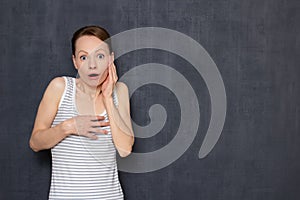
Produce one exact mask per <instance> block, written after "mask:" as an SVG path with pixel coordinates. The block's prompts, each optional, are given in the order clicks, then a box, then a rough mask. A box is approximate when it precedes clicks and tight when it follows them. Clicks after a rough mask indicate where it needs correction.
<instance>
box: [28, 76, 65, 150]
mask: <svg viewBox="0 0 300 200" xmlns="http://www.w3.org/2000/svg"><path fill="white" fill-rule="evenodd" d="M64 88H65V82H64V79H63V77H57V78H54V79H53V80H52V81H51V82H50V84H49V85H48V87H47V89H46V91H45V93H44V95H43V98H42V100H41V102H40V105H39V108H38V112H37V115H36V118H35V123H34V128H33V130H32V134H31V138H30V141H29V144H30V147H31V148H32V150H34V151H35V152H37V151H40V150H43V149H49V148H51V147H53V146H54V145H56V144H57V143H58V142H60V141H61V140H63V139H64V138H65V137H67V133H65V132H64V130H63V129H62V126H61V125H57V126H55V127H52V128H50V127H51V124H52V122H53V120H54V117H55V115H56V112H57V109H58V104H59V101H60V98H61V96H62V94H63V92H64Z"/></svg>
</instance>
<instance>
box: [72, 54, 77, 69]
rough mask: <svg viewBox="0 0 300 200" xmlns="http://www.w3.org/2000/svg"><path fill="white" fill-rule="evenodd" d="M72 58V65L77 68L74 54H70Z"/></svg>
mask: <svg viewBox="0 0 300 200" xmlns="http://www.w3.org/2000/svg"><path fill="white" fill-rule="evenodd" d="M72 60H73V65H74V67H75V68H76V69H77V70H78V67H77V65H76V58H75V56H74V55H72Z"/></svg>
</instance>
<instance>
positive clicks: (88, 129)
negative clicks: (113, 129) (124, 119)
mask: <svg viewBox="0 0 300 200" xmlns="http://www.w3.org/2000/svg"><path fill="white" fill-rule="evenodd" d="M104 119H105V118H104V116H95V115H78V116H76V117H72V118H70V119H67V120H65V121H64V122H62V123H61V124H60V125H61V129H62V131H63V133H65V134H66V135H70V134H76V135H81V136H85V137H88V138H91V139H94V140H96V139H97V138H98V137H97V134H101V133H102V134H107V133H108V131H107V130H105V129H100V127H105V126H109V122H107V121H104Z"/></svg>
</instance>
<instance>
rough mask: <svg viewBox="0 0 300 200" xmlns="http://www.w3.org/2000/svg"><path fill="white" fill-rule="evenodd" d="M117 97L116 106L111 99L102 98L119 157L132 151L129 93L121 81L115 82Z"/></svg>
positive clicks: (132, 137) (132, 135)
mask: <svg viewBox="0 0 300 200" xmlns="http://www.w3.org/2000/svg"><path fill="white" fill-rule="evenodd" d="M116 88H117V94H118V97H119V105H118V108H116V107H115V106H114V103H113V99H112V97H111V98H106V99H105V100H104V103H105V106H106V109H107V112H108V116H109V122H110V127H111V132H112V138H113V141H114V144H115V146H116V149H117V150H118V152H119V155H120V156H121V157H126V156H128V155H129V154H130V153H131V151H132V146H133V143H134V134H133V130H132V125H131V117H130V105H129V94H128V88H127V86H126V85H125V84H124V83H122V82H117V84H116Z"/></svg>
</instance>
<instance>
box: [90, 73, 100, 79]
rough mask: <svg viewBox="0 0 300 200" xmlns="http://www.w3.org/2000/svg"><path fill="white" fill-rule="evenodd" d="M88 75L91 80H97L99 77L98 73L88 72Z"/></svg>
mask: <svg viewBox="0 0 300 200" xmlns="http://www.w3.org/2000/svg"><path fill="white" fill-rule="evenodd" d="M88 77H89V79H91V80H98V79H99V74H96V73H92V74H89V75H88Z"/></svg>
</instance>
